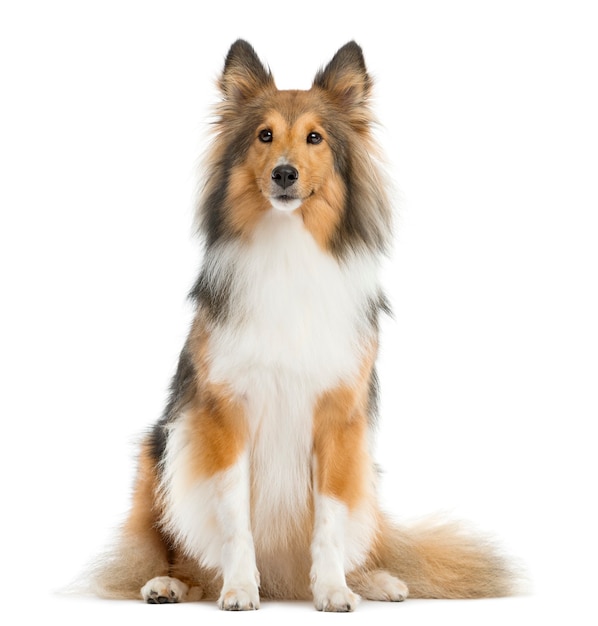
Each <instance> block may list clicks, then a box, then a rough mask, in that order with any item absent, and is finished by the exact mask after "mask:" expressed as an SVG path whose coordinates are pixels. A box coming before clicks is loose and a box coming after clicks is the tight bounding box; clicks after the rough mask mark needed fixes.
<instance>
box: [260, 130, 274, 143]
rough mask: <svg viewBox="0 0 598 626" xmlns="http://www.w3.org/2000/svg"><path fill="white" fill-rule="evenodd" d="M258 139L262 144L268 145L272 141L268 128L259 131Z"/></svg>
mask: <svg viewBox="0 0 598 626" xmlns="http://www.w3.org/2000/svg"><path fill="white" fill-rule="evenodd" d="M258 139H259V140H260V141H261V142H262V143H270V142H271V141H272V131H271V130H270V129H269V128H265V129H264V130H260V134H259V135H258Z"/></svg>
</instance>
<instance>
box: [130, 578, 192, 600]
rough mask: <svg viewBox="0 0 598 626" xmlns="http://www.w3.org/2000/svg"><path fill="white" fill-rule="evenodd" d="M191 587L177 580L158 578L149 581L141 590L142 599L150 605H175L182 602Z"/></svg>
mask: <svg viewBox="0 0 598 626" xmlns="http://www.w3.org/2000/svg"><path fill="white" fill-rule="evenodd" d="M188 591H189V587H188V586H187V585H186V584H185V583H183V582H181V581H180V580H178V579H176V578H170V576H157V577H156V578H152V579H151V580H148V581H147V582H146V583H145V585H143V587H142V588H141V597H142V598H143V599H144V600H145V602H147V603H148V604H174V603H176V602H182V601H183V600H184V599H185V597H186V595H187V592H188Z"/></svg>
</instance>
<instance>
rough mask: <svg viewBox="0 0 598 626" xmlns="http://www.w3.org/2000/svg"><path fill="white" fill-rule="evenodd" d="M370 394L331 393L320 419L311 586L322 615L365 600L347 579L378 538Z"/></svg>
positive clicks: (322, 403) (354, 391)
mask: <svg viewBox="0 0 598 626" xmlns="http://www.w3.org/2000/svg"><path fill="white" fill-rule="evenodd" d="M364 393H365V392H364V390H362V389H359V388H358V389H352V388H347V387H341V388H339V389H336V390H333V391H329V392H327V393H325V394H324V395H323V396H322V397H321V398H320V399H319V401H318V402H317V404H316V409H315V413H314V458H313V464H314V473H313V474H314V478H313V482H314V485H313V490H314V513H315V514H314V530H313V538H312V545H311V556H312V568H311V586H312V593H313V598H314V604H315V606H316V608H317V609H318V610H319V611H338V612H346V611H352V610H353V609H354V608H355V607H356V605H357V603H358V601H359V596H358V595H357V594H355V593H353V591H351V589H349V587H348V586H347V583H346V577H345V575H346V573H347V572H348V571H350V570H352V569H353V568H355V567H357V566H359V565H361V564H362V563H363V562H364V560H365V559H366V556H367V554H368V551H369V548H370V545H371V540H372V536H373V532H374V530H373V529H374V516H373V515H372V510H371V506H370V502H371V494H370V493H369V489H370V487H369V485H370V484H372V482H373V480H372V476H371V471H372V465H371V461H370V457H369V453H368V449H367V427H368V426H367V416H366V411H365V403H366V399H365V397H364Z"/></svg>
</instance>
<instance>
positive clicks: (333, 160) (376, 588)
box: [92, 40, 513, 612]
mask: <svg viewBox="0 0 598 626" xmlns="http://www.w3.org/2000/svg"><path fill="white" fill-rule="evenodd" d="M218 86H219V90H220V93H221V101H220V102H219V104H218V105H217V121H216V123H215V129H216V132H215V136H214V138H213V144H212V148H211V151H210V152H209V155H208V157H207V159H206V164H205V184H204V187H203V191H202V194H201V199H200V202H199V207H198V226H199V229H200V231H201V234H202V237H203V246H204V256H203V259H204V261H203V266H202V269H201V272H200V275H199V278H198V279H197V282H196V283H195V285H194V287H193V289H192V291H191V298H192V300H193V302H194V304H195V317H194V320H193V322H192V325H191V329H190V332H189V335H188V337H187V340H186V343H185V345H184V347H183V349H182V352H181V354H180V359H179V363H178V367H177V370H176V374H175V376H174V378H173V381H172V385H171V393H170V397H169V401H168V403H167V406H166V409H165V411H164V414H163V416H162V418H161V419H160V420H159V421H158V422H157V423H156V424H155V426H154V427H153V429H152V430H151V431H149V432H148V433H147V435H146V436H145V438H144V439H143V441H142V443H141V447H140V453H139V461H138V473H137V478H136V481H135V485H134V491H133V495H132V506H131V510H130V513H129V514H128V517H127V519H126V522H125V523H124V524H123V526H122V528H121V529H120V531H119V535H118V538H117V540H116V544H115V546H114V547H113V549H112V550H111V551H108V553H107V554H106V555H105V556H104V557H103V558H101V559H100V560H99V563H98V564H97V566H96V567H95V569H94V572H93V576H92V578H93V586H94V589H95V591H96V592H97V593H98V594H100V595H102V596H106V597H117V598H127V597H130V598H139V599H143V600H145V601H146V602H149V603H155V604H163V603H175V602H180V601H184V600H197V599H200V598H213V599H214V600H217V602H218V606H219V607H220V608H221V609H224V610H251V609H257V608H258V607H259V603H260V597H261V598H269V599H303V600H305V599H312V600H313V602H314V604H315V608H316V609H318V610H320V611H336V612H347V611H352V610H354V609H355V607H356V606H357V604H358V602H359V599H360V598H366V599H369V600H383V601H392V602H400V601H402V600H404V599H406V598H407V596H408V595H409V596H411V597H418V598H422V597H426V598H474V597H475V598H477V597H496V596H503V595H508V594H510V593H511V592H512V585H513V573H512V570H511V567H510V565H509V563H508V562H507V560H506V559H505V558H504V557H503V556H502V555H501V554H500V552H499V551H498V550H497V549H495V548H494V547H493V546H492V545H491V544H489V543H488V542H486V541H485V540H484V539H480V538H478V537H477V536H475V535H471V534H466V533H464V532H463V531H462V529H461V527H459V526H456V525H455V524H452V523H444V522H442V523H439V522H430V523H424V524H420V525H419V526H415V527H413V528H408V529H404V528H402V527H399V526H398V525H397V524H396V523H395V522H394V521H393V520H392V519H390V517H389V516H388V515H387V514H385V513H384V512H383V510H382V509H381V507H380V504H379V502H378V497H377V493H376V482H377V469H376V466H375V464H374V462H373V459H372V455H371V452H370V447H371V440H372V434H373V431H374V427H375V423H376V414H377V409H376V404H377V396H378V384H377V377H376V370H375V362H376V352H377V349H378V334H379V333H378V330H379V318H380V316H381V315H384V314H386V313H388V312H389V304H388V302H387V300H386V298H385V296H384V293H383V291H382V288H381V286H380V283H379V279H378V268H379V265H380V262H381V260H382V259H383V258H384V256H385V255H386V254H387V253H388V250H389V243H390V239H391V236H392V235H391V233H392V210H391V204H390V201H389V193H388V191H387V188H388V184H387V181H386V179H385V175H384V173H383V170H382V169H381V167H380V165H379V163H380V162H381V159H380V156H379V152H378V149H377V147H376V145H375V142H374V139H373V136H372V126H373V124H374V118H373V115H372V112H371V109H370V96H371V91H372V80H371V78H370V75H369V74H368V71H367V69H366V65H365V62H364V57H363V53H362V50H361V48H360V47H359V45H358V44H357V43H355V42H353V41H351V42H349V43H347V44H346V45H344V46H343V47H341V48H340V49H339V50H338V52H337V53H336V54H335V55H334V56H333V58H332V60H331V61H330V62H329V63H328V64H327V65H326V66H325V67H323V69H320V70H319V71H318V72H317V73H316V75H315V78H314V81H313V84H312V86H311V88H310V89H309V90H305V91H299V90H284V91H281V90H278V89H277V88H276V86H275V83H274V79H273V77H272V74H271V73H270V71H269V70H268V69H267V68H266V67H265V66H264V65H263V64H262V62H261V61H260V59H259V57H258V56H257V54H256V52H255V51H254V49H253V48H252V46H251V45H250V44H249V43H247V42H246V41H243V40H238V41H236V42H235V43H233V45H232V46H231V48H230V50H229V52H228V55H227V56H226V61H225V64H224V69H223V71H222V74H221V76H220V78H219V83H218Z"/></svg>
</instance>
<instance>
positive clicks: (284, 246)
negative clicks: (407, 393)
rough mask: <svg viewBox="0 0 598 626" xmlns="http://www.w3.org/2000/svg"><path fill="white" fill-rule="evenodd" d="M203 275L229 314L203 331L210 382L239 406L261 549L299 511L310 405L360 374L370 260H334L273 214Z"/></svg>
mask: <svg viewBox="0 0 598 626" xmlns="http://www.w3.org/2000/svg"><path fill="white" fill-rule="evenodd" d="M211 269H212V271H213V272H214V276H215V277H218V276H219V277H221V279H224V277H227V278H226V279H227V280H228V281H229V287H230V289H231V305H230V306H231V308H230V310H229V312H228V317H227V321H226V322H225V323H222V324H219V325H216V326H215V327H214V328H213V329H212V330H211V332H210V344H209V355H210V358H209V362H210V371H209V376H210V379H211V381H212V382H218V383H225V384H226V385H227V386H229V388H231V390H232V391H233V392H234V393H235V395H237V397H239V398H242V399H243V400H244V402H245V405H246V410H247V415H248V420H249V424H250V429H251V432H252V448H251V452H250V454H251V461H250V465H251V480H252V515H253V524H252V525H253V532H254V539H255V541H256V548H258V549H259V547H260V544H262V545H265V544H266V543H267V544H268V545H272V539H273V535H275V534H276V532H277V528H278V529H280V530H281V532H285V533H288V530H289V525H292V523H293V521H292V520H294V519H297V516H298V515H299V516H300V513H301V510H305V508H306V505H307V502H308V498H309V490H310V472H311V432H312V411H313V403H314V402H315V400H316V398H317V396H318V395H319V394H320V393H322V392H323V391H324V390H326V389H330V388H333V387H334V386H336V385H338V384H340V383H341V382H342V381H349V380H350V379H351V378H352V377H353V376H355V375H357V373H358V371H359V367H360V364H361V361H362V355H363V350H364V348H365V344H366V342H367V339H368V337H367V335H368V334H369V332H370V330H369V327H368V322H367V311H368V305H369V301H370V300H371V298H373V297H375V296H376V294H377V289H378V286H377V276H376V274H377V262H376V259H375V258H372V257H371V256H365V255H364V256H359V255H357V254H355V255H353V256H351V257H350V258H349V259H347V260H345V261H342V262H339V261H338V260H336V259H335V258H334V257H332V256H331V255H329V254H327V253H326V252H324V251H322V250H321V249H320V248H319V246H318V245H317V244H316V242H315V240H314V239H313V237H312V236H311V234H310V233H309V232H308V231H307V230H306V229H305V227H304V226H303V223H302V220H301V218H300V217H299V216H298V215H296V214H284V213H280V212H274V211H272V212H271V213H269V214H268V215H267V216H265V217H264V219H263V220H262V221H261V223H260V224H259V225H258V227H257V228H256V230H255V232H254V235H253V238H252V240H251V241H249V242H244V243H238V242H237V243H235V244H229V245H227V246H226V247H223V248H222V249H221V250H220V251H219V253H218V254H217V255H216V256H215V257H213V259H212V264H211ZM231 277H232V278H231ZM283 529H285V530H284V531H283ZM274 543H276V542H274Z"/></svg>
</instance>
